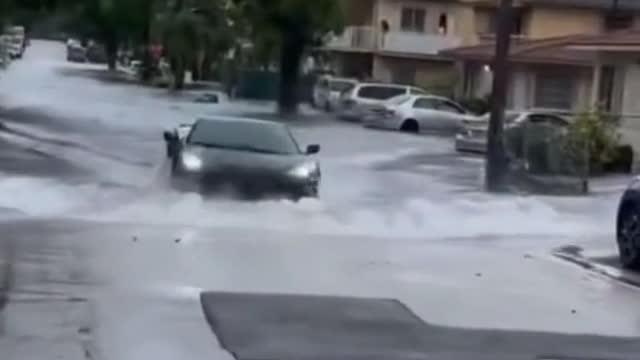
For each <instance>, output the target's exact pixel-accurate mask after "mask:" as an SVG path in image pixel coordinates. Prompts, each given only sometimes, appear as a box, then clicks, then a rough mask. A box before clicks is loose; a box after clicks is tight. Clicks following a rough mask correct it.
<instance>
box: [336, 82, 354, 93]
mask: <svg viewBox="0 0 640 360" xmlns="http://www.w3.org/2000/svg"><path fill="white" fill-rule="evenodd" d="M354 86H355V84H354V83H352V82H349V81H337V80H334V81H331V86H330V88H331V91H338V92H341V93H343V92H345V91H349V90H351V89H352V88H353V87H354Z"/></svg>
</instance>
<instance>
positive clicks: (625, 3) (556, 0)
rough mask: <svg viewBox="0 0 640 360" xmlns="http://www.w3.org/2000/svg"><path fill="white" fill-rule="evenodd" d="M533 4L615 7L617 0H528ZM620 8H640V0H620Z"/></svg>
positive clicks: (598, 7)
mask: <svg viewBox="0 0 640 360" xmlns="http://www.w3.org/2000/svg"><path fill="white" fill-rule="evenodd" d="M526 2H528V3H530V4H533V5H548V6H559V7H566V6H572V7H583V8H594V9H603V10H607V9H613V5H614V2H615V0H528V1H526ZM617 9H618V10H640V1H638V0H618V4H617Z"/></svg>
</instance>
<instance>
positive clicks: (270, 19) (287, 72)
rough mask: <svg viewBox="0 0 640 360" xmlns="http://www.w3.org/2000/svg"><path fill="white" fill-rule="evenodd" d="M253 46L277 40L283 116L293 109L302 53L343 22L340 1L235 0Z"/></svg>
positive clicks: (280, 103) (280, 101) (296, 100)
mask: <svg viewBox="0 0 640 360" xmlns="http://www.w3.org/2000/svg"><path fill="white" fill-rule="evenodd" d="M234 5H235V6H236V7H238V8H239V9H240V12H241V13H242V14H243V16H244V18H245V19H246V20H247V24H248V26H249V34H251V37H252V40H253V41H254V43H257V44H263V43H267V44H268V43H274V42H273V39H274V38H275V39H277V40H278V41H277V43H274V46H275V45H277V46H278V48H279V63H280V87H279V94H278V105H279V107H280V111H281V112H282V113H291V112H294V111H295V110H296V107H297V103H298V99H297V96H298V91H297V90H298V81H299V75H300V74H299V73H300V65H301V62H302V58H303V56H304V54H305V51H306V50H307V49H308V47H310V46H314V45H319V44H320V43H321V42H322V40H323V39H324V38H325V36H326V35H327V34H328V33H331V32H340V30H341V29H342V27H343V23H344V9H343V6H344V3H343V2H342V1H341V0H315V1H308V0H236V1H235V2H234Z"/></svg>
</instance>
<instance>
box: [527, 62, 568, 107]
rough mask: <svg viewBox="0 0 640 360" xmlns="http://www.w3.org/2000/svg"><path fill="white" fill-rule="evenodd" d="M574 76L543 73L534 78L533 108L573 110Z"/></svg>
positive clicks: (554, 72) (564, 73) (559, 73)
mask: <svg viewBox="0 0 640 360" xmlns="http://www.w3.org/2000/svg"><path fill="white" fill-rule="evenodd" d="M574 78H575V74H573V73H571V72H568V73H567V72H560V71H553V72H549V71H545V72H539V73H538V74H537V76H536V88H535V107H539V108H546V109H560V110H570V109H571V108H573V100H574V89H575V83H574Z"/></svg>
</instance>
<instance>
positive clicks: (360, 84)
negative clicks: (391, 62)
mask: <svg viewBox="0 0 640 360" xmlns="http://www.w3.org/2000/svg"><path fill="white" fill-rule="evenodd" d="M357 86H358V87H365V86H382V87H393V88H416V89H419V88H418V87H416V86H413V85H402V84H388V83H381V82H380V83H378V82H364V83H359V84H358V85H357Z"/></svg>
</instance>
